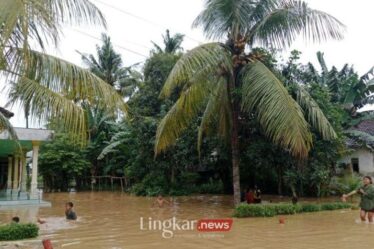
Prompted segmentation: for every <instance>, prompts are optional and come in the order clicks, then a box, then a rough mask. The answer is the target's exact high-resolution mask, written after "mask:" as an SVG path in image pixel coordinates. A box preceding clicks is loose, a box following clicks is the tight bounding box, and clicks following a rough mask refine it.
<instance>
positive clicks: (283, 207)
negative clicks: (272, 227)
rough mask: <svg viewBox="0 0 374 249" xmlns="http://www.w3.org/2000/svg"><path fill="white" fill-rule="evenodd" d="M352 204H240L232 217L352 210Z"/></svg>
mask: <svg viewBox="0 0 374 249" xmlns="http://www.w3.org/2000/svg"><path fill="white" fill-rule="evenodd" d="M352 207H353V206H352V204H349V203H343V202H331V203H323V204H321V205H320V204H315V203H302V204H297V205H294V204H291V203H277V204H250V205H248V204H246V203H243V204H240V205H238V206H237V207H236V208H235V210H234V215H233V216H234V217H238V218H242V217H272V216H275V215H287V214H296V213H306V212H318V211H322V210H337V209H345V208H352Z"/></svg>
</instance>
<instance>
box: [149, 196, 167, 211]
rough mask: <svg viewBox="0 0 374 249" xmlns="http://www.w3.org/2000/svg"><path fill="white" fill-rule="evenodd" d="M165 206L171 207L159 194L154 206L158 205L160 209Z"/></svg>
mask: <svg viewBox="0 0 374 249" xmlns="http://www.w3.org/2000/svg"><path fill="white" fill-rule="evenodd" d="M165 204H167V205H170V202H169V201H167V200H165V199H164V197H163V196H162V195H161V194H159V195H158V196H157V198H156V200H155V201H154V202H153V204H152V206H155V205H157V206H158V207H160V208H161V207H163V206H164V205H165Z"/></svg>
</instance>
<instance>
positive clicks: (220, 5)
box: [192, 0, 254, 39]
mask: <svg viewBox="0 0 374 249" xmlns="http://www.w3.org/2000/svg"><path fill="white" fill-rule="evenodd" d="M253 9H254V5H253V3H252V1H247V0H236V1H232V0H207V1H205V7H204V10H203V11H202V12H201V13H200V14H199V15H198V16H197V17H196V19H195V20H194V22H193V24H192V26H193V27H199V26H200V27H202V29H203V31H204V33H205V35H206V37H207V38H208V39H221V38H226V36H227V34H230V36H231V37H233V38H236V37H238V36H239V35H240V34H243V33H245V31H246V30H245V28H246V27H247V26H248V24H249V23H248V15H249V14H250V13H252V11H253Z"/></svg>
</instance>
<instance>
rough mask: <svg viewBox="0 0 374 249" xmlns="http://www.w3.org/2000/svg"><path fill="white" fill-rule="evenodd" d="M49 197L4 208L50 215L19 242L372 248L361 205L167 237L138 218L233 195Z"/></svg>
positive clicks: (4, 216) (220, 206) (182, 214)
mask: <svg viewBox="0 0 374 249" xmlns="http://www.w3.org/2000/svg"><path fill="white" fill-rule="evenodd" d="M45 199H46V200H48V201H51V202H52V208H15V209H8V210H0V224H4V223H9V221H10V220H11V217H13V216H16V215H17V216H19V217H20V218H21V221H22V222H26V221H31V222H35V221H36V219H37V217H40V218H42V219H45V220H46V221H47V223H46V224H43V225H41V226H40V229H41V232H40V233H41V235H40V237H39V238H38V239H34V240H29V241H27V242H23V245H24V246H22V247H21V248H35V249H36V248H42V246H41V243H40V240H41V239H46V238H48V239H51V240H52V242H53V245H54V248H71V249H92V248H97V249H101V248H103V249H107V248H109V249H119V248H126V249H127V248H176V247H178V248H182V249H183V248H251V249H260V248H261V249H270V248H272V249H273V248H277V249H278V248H279V249H300V248H303V249H312V248H313V249H319V248H321V249H325V248H339V249H348V248H349V249H351V248H362V249H366V248H374V225H371V224H365V223H356V219H357V217H358V210H355V211H351V210H344V211H332V212H331V211H326V212H320V213H310V214H302V215H301V214H299V215H293V216H286V224H285V225H280V224H278V218H277V217H273V218H247V219H234V224H233V228H232V230H231V231H230V232H227V233H198V232H197V231H185V232H184V231H176V232H175V234H174V238H172V239H163V238H162V237H161V232H160V231H154V230H152V231H150V230H145V231H141V230H140V218H141V217H144V219H148V218H149V217H150V218H152V219H154V220H156V219H158V220H166V219H170V218H171V217H176V218H177V219H179V220H198V219H202V218H227V217H230V216H231V214H232V208H231V207H232V202H231V197H229V196H193V197H176V198H173V200H172V201H171V202H172V205H171V206H170V207H165V208H152V207H151V206H152V202H153V200H154V199H153V198H146V197H135V196H129V195H125V194H121V193H110V192H101V193H71V194H67V193H54V194H45ZM66 201H72V202H74V204H75V210H76V212H77V215H78V217H79V219H78V221H76V222H67V221H66V220H65V219H64V203H65V202H66ZM25 245H27V246H25ZM1 247H2V246H1V245H0V248H1ZM3 247H4V244H3Z"/></svg>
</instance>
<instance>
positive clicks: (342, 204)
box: [321, 202, 352, 210]
mask: <svg viewBox="0 0 374 249" xmlns="http://www.w3.org/2000/svg"><path fill="white" fill-rule="evenodd" d="M346 208H352V204H350V203H345V202H332V203H323V204H321V210H337V209H346Z"/></svg>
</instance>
